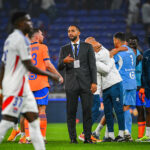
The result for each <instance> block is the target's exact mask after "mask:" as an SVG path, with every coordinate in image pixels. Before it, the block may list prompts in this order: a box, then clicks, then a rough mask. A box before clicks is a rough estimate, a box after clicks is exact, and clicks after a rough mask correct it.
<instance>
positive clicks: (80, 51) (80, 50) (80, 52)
mask: <svg viewBox="0 0 150 150" xmlns="http://www.w3.org/2000/svg"><path fill="white" fill-rule="evenodd" d="M82 48H83V44H82V42H80V47H79V54H78V57H80V55H81V54H82Z"/></svg>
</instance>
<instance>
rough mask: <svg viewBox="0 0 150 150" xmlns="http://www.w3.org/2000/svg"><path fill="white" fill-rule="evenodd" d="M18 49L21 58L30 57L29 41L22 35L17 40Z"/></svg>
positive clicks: (26, 58) (27, 58)
mask: <svg viewBox="0 0 150 150" xmlns="http://www.w3.org/2000/svg"><path fill="white" fill-rule="evenodd" d="M17 47H18V51H19V56H20V58H21V60H29V59H31V55H30V42H29V40H28V39H27V38H26V37H22V38H21V39H20V40H19V42H18V46H17Z"/></svg>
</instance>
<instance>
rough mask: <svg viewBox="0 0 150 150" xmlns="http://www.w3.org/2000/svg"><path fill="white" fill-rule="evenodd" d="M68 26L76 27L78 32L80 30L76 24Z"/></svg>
mask: <svg viewBox="0 0 150 150" xmlns="http://www.w3.org/2000/svg"><path fill="white" fill-rule="evenodd" d="M70 26H74V27H76V28H77V29H78V31H79V32H80V31H81V30H80V27H79V26H78V25H75V24H72V25H70Z"/></svg>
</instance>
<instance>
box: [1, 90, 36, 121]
mask: <svg viewBox="0 0 150 150" xmlns="http://www.w3.org/2000/svg"><path fill="white" fill-rule="evenodd" d="M26 112H34V113H38V107H37V103H36V101H35V98H34V96H33V94H32V92H29V93H28V95H27V96H23V97H18V96H4V97H3V105H2V115H8V116H12V117H16V118H18V117H19V115H20V113H26Z"/></svg>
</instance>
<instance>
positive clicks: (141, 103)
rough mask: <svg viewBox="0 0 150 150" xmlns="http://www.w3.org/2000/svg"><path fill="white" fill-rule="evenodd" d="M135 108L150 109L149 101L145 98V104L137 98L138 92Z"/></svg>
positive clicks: (137, 95)
mask: <svg viewBox="0 0 150 150" xmlns="http://www.w3.org/2000/svg"><path fill="white" fill-rule="evenodd" d="M136 106H145V107H146V108H148V107H150V99H147V98H146V97H145V102H142V100H141V99H140V98H139V91H136Z"/></svg>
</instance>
